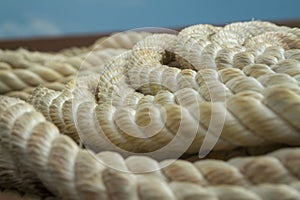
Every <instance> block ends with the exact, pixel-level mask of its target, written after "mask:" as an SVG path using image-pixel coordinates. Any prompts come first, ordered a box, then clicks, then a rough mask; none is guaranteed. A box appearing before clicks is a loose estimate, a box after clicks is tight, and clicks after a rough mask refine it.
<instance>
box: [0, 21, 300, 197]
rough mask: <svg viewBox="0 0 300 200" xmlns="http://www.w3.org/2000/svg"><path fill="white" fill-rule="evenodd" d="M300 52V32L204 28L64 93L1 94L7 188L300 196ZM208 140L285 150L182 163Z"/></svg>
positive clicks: (82, 78)
mask: <svg viewBox="0 0 300 200" xmlns="http://www.w3.org/2000/svg"><path fill="white" fill-rule="evenodd" d="M299 49H300V31H299V29H291V28H288V27H278V26H276V25H274V24H271V23H267V22H247V23H234V24H230V25H227V26H225V27H224V28H219V27H213V26H210V25H196V26H192V27H188V28H186V29H184V30H182V31H181V32H180V33H179V34H178V35H177V36H175V35H170V34H154V35H150V36H148V37H146V38H145V39H143V40H141V41H139V42H138V43H137V44H135V45H134V46H133V47H132V48H130V50H129V51H122V52H119V53H121V55H119V56H117V57H115V58H113V59H111V60H110V61H109V62H107V63H106V64H105V65H104V66H101V67H100V68H101V69H100V70H99V69H97V67H96V68H93V67H91V66H87V67H86V71H85V70H83V71H84V73H79V75H78V76H77V79H75V80H73V81H71V82H69V83H68V84H67V85H65V86H64V89H62V91H54V90H51V89H49V88H47V87H43V86H40V87H38V88H36V89H35V90H34V92H33V94H32V95H31V96H30V98H29V99H28V102H24V101H22V100H20V99H17V98H11V97H7V96H0V155H1V156H0V158H1V159H0V177H1V179H0V186H1V187H2V188H15V189H18V190H21V191H24V192H28V191H29V192H31V193H35V194H38V195H40V196H41V197H47V196H49V195H51V194H53V195H55V196H57V197H59V198H63V199H211V200H217V199H220V200H221V199H222V200H226V199H228V200H229V199H230V200H234V199H237V200H240V199H253V200H258V199H259V200H260V199H270V200H271V199H272V200H276V199H278V200H279V199H295V200H296V199H300V181H299V179H300V171H299V169H300V167H299V166H300V149H299V148H298V147H299V144H300V126H299V122H300V115H299V113H300V96H299V94H300V90H299V83H300V78H299V77H300V65H299V62H300V56H299V55H300V50H299ZM30 56H31V55H30ZM30 56H28V57H30ZM65 57H67V56H65ZM75 57H76V58H77V57H78V55H76V56H74V58H75ZM13 60H14V59H13ZM27 60H34V58H30V59H27ZM92 60H93V59H91V60H90V62H93V61H92ZM100 60H101V59H100ZM34 62H35V61H34ZM43 62H44V61H43ZM87 62H88V61H87ZM94 62H95V63H97V60H94ZM21 63H22V62H21ZM19 64H20V63H19ZM50 68H51V67H50ZM83 68H85V67H83ZM90 68H92V70H90V71H89V69H90ZM94 69H95V70H94ZM26 70H28V71H31V70H33V69H32V68H26ZM95 71H96V72H99V71H101V72H102V74H97V73H95ZM4 74H5V73H4ZM4 76H5V75H4ZM1 80H2V79H1ZM7 80H8V79H7ZM53 82H56V80H53ZM4 84H6V85H7V84H9V83H7V82H5V81H4ZM22 84H23V83H22ZM23 85H24V84H23ZM27 86H28V84H27V85H26V87H27ZM35 86H36V85H35ZM46 86H47V85H46ZM33 87H34V86H33ZM4 88H5V87H4ZM23 88H25V87H23ZM14 89H16V90H19V89H20V88H13V87H12V89H11V91H12V90H14ZM30 104H31V105H30ZM216 111H217V112H216ZM215 116H217V117H218V116H222V117H221V118H220V119H223V121H222V120H221V121H222V122H223V124H222V129H221V131H220V133H219V135H218V133H217V132H218V131H216V129H212V130H211V129H210V123H211V121H213V117H215ZM218 119H219V118H218ZM149 124H150V126H148V125H149ZM153 130H158V131H156V132H155V133H154V134H153V132H152V131H153ZM207 132H208V133H207ZM61 133H62V134H61ZM193 133H194V134H193ZM207 134H210V136H211V138H210V140H208V141H209V142H213V141H214V140H215V139H217V140H216V144H215V145H214V146H213V149H212V150H213V152H217V151H223V152H224V153H225V154H226V152H227V153H229V152H231V151H234V150H236V149H238V148H261V147H266V148H267V149H277V148H280V149H278V150H276V151H273V152H269V153H266V154H265V155H261V156H247V157H236V158H231V159H229V160H228V161H222V160H211V159H206V160H200V161H197V162H195V163H191V162H188V161H184V160H172V158H176V153H177V152H176V151H179V150H180V151H183V152H182V153H186V154H195V153H198V151H199V149H200V148H201V146H202V144H205V143H206V142H207V141H206V140H205V138H206V135H207ZM178 135H179V137H177V136H178ZM145 136H146V137H145ZM71 138H72V139H73V140H72V139H71ZM176 138H177V140H176V142H175V143H173V146H172V145H171V146H170V148H168V149H165V151H164V152H160V155H159V156H160V158H163V159H167V160H162V161H157V160H154V159H152V158H150V157H147V156H129V157H127V158H125V157H124V156H121V155H120V154H118V153H116V152H108V150H114V151H117V152H120V153H121V154H122V155H124V151H128V152H133V153H145V155H148V153H151V152H154V151H157V150H159V149H161V148H163V147H164V146H166V145H168V144H169V143H172V141H173V140H174V139H176ZM79 141H82V142H83V143H84V145H85V146H86V147H89V148H90V149H91V150H93V151H90V150H87V149H83V148H81V147H79V146H78V145H77V144H76V142H77V143H78V142H79ZM187 144H190V145H188V146H186V145H187ZM116 147H117V148H116ZM282 147H286V148H282ZM163 153H165V154H163ZM162 154H163V155H162ZM153 157H154V158H157V157H156V156H155V155H154V156H153ZM170 159H171V160H170ZM129 172H132V173H129ZM145 172H147V173H145Z"/></svg>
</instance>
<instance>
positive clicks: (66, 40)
mask: <svg viewBox="0 0 300 200" xmlns="http://www.w3.org/2000/svg"><path fill="white" fill-rule="evenodd" d="M274 23H276V24H278V25H285V26H290V27H300V19H293V20H286V21H274ZM176 30H180V28H178V29H176ZM109 34H110V33H99V34H89V35H76V36H63V37H48V38H34V39H15V40H0V49H18V48H20V47H23V48H27V49H30V50H36V51H58V50H60V49H63V48H68V47H72V46H76V47H81V46H89V45H91V44H93V42H95V41H96V40H97V39H98V38H100V37H103V36H107V35H109Z"/></svg>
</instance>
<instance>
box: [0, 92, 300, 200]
mask: <svg viewBox="0 0 300 200" xmlns="http://www.w3.org/2000/svg"><path fill="white" fill-rule="evenodd" d="M0 100H1V101H0V102H1V103H0V116H1V118H0V126H1V130H2V131H1V155H5V156H6V160H5V162H4V163H1V172H2V175H1V176H2V177H11V178H10V180H11V181H12V185H11V187H13V186H16V184H18V189H23V190H28V189H29V188H30V190H31V191H35V192H42V191H43V189H42V188H41V185H42V184H43V185H45V186H46V188H48V189H49V190H50V191H51V192H52V193H53V194H56V195H58V196H59V197H62V198H65V199H97V198H99V199H108V198H109V199H111V198H117V199H132V198H137V199H145V198H146V199H149V198H150V199H151V198H154V197H157V198H167V199H177V198H186V197H187V196H189V195H195V198H196V197H197V198H200V197H204V196H206V197H207V198H208V199H214V198H215V199H223V198H224V197H223V195H225V196H226V195H228V198H229V197H230V198H231V199H233V196H235V199H241V198H242V197H243V198H246V199H247V198H248V199H260V198H261V197H263V198H264V199H273V200H274V199H288V198H291V199H297V198H298V197H300V190H299V189H300V188H299V187H298V185H299V178H300V172H299V162H300V149H299V148H292V149H282V150H279V151H275V152H273V153H271V154H268V155H266V156H260V157H248V158H235V159H232V160H229V161H228V162H224V161H218V160H203V161H198V162H196V163H194V164H192V163H190V162H187V161H183V160H181V161H176V160H174V161H171V160H166V161H163V162H161V163H158V162H156V161H155V160H153V159H151V158H147V157H138V156H133V157H129V158H127V159H125V160H124V159H123V158H122V157H121V156H120V155H118V154H116V153H112V152H102V153H99V154H97V155H95V154H93V153H92V152H88V151H87V150H83V149H79V148H78V147H77V145H76V144H75V143H74V142H73V141H72V140H71V139H69V138H68V137H66V136H63V135H60V134H59V132H58V130H57V128H56V127H55V126H54V125H53V124H51V123H50V122H48V121H46V120H45V119H44V117H43V116H42V115H41V114H40V113H38V112H37V111H35V110H34V108H33V107H32V106H30V105H29V104H27V103H25V102H23V101H21V100H18V99H12V98H9V97H1V99H0ZM20 108H23V109H20ZM101 162H102V163H103V162H104V163H109V166H110V167H106V166H105V165H103V164H101ZM167 162H169V163H171V164H170V165H167V167H163V168H162V169H161V170H160V166H166V165H165V163H167ZM112 167H114V168H115V169H114V168H112ZM116 169H117V170H116ZM118 170H129V171H132V172H134V173H138V174H129V173H127V172H121V171H118ZM144 170H146V171H149V172H148V173H144V174H139V172H143V171H144ZM151 171H153V172H151ZM5 172H6V173H5ZM12 177H13V178H15V179H13V178H12ZM1 180H3V179H1ZM41 183H42V184H41ZM7 184H8V182H5V183H1V185H6V186H9V185H7ZM180 188H182V189H183V188H184V189H185V190H184V191H183V190H182V189H180ZM180 191H181V192H180ZM41 194H43V192H42V193H41ZM274 194H276V198H275V196H274ZM186 195H187V196H186ZM225 199H226V198H225Z"/></svg>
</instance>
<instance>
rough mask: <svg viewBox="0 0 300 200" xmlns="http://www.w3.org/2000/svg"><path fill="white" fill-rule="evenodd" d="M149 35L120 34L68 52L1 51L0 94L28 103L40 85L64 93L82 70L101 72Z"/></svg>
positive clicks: (67, 50) (142, 33) (135, 33)
mask: <svg viewBox="0 0 300 200" xmlns="http://www.w3.org/2000/svg"><path fill="white" fill-rule="evenodd" d="M147 35H150V33H145V32H141V33H138V32H128V33H127V34H125V33H122V34H116V35H115V36H113V37H108V38H102V39H101V40H99V41H96V42H95V43H94V44H93V45H92V46H91V47H89V48H86V49H84V48H83V49H80V48H77V49H66V50H64V51H62V52H60V53H42V52H29V51H27V50H25V49H19V50H17V51H10V50H0V94H4V95H7V96H12V97H18V98H21V99H24V100H25V99H27V98H28V97H29V94H31V93H32V92H33V90H34V89H35V88H36V87H37V86H39V85H43V86H45V87H46V88H49V89H53V90H56V91H60V90H62V89H63V88H64V87H65V84H66V83H67V82H69V81H70V80H72V79H74V78H75V77H76V73H77V72H78V70H79V69H80V70H86V69H89V70H90V71H91V70H93V69H94V68H96V70H97V71H98V70H99V71H101V65H103V64H104V63H105V62H106V61H107V60H108V59H110V58H111V57H113V56H116V55H118V54H120V53H122V52H123V51H125V50H126V48H130V47H132V46H133V45H134V44H135V43H136V42H137V41H139V40H141V39H142V38H143V37H145V36H147ZM99 71H98V72H99Z"/></svg>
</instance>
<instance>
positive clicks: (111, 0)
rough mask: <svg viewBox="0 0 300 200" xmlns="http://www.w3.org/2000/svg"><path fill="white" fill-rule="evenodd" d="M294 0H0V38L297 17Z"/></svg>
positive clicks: (65, 34) (296, 7)
mask: <svg viewBox="0 0 300 200" xmlns="http://www.w3.org/2000/svg"><path fill="white" fill-rule="evenodd" d="M299 8H300V1H299V0H251V1H250V0H205V1H204V0H184V1H183V0H182V1H179V0H178V1H177V0H51V1H41V0H24V1H20V0H1V1H0V40H7V39H16V38H37V37H49V36H50V37H53V36H68V35H81V34H94V33H103V32H113V31H122V30H128V29H133V28H141V27H164V28H179V27H184V26H188V25H191V24H197V23H210V24H226V23H230V22H234V21H246V20H252V19H255V20H272V21H284V20H294V19H300V10H299Z"/></svg>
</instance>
